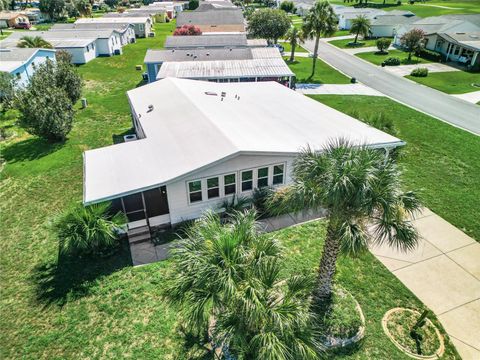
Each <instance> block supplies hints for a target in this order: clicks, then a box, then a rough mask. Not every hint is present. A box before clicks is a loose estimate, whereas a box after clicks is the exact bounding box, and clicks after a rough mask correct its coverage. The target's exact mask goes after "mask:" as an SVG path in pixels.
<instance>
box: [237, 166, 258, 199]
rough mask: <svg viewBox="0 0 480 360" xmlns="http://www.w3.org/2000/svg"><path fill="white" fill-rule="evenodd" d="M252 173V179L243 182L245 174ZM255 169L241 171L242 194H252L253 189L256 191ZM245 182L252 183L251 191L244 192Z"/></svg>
mask: <svg viewBox="0 0 480 360" xmlns="http://www.w3.org/2000/svg"><path fill="white" fill-rule="evenodd" d="M249 171H250V172H251V173H252V178H251V179H250V180H243V173H246V172H249ZM255 175H256V174H255V168H253V169H245V170H240V192H241V193H247V192H251V191H253V189H255V186H254V185H255ZM244 182H251V183H252V188H251V189H249V190H243V183H244Z"/></svg>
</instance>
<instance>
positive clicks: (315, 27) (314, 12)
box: [302, 0, 337, 77]
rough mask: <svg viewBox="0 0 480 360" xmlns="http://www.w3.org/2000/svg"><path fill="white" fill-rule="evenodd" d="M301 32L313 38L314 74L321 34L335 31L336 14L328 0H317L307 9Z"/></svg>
mask: <svg viewBox="0 0 480 360" xmlns="http://www.w3.org/2000/svg"><path fill="white" fill-rule="evenodd" d="M302 31H303V34H304V36H305V37H306V38H308V39H315V48H314V50H313V64H312V75H311V76H310V77H313V76H314V75H315V66H316V63H317V57H318V43H319V41H320V37H322V36H327V37H328V36H332V35H333V34H335V31H337V16H336V15H335V13H334V12H333V8H332V6H331V5H330V3H329V2H328V1H323V0H317V1H316V2H315V3H314V4H313V6H312V7H311V8H310V10H308V13H307V15H306V17H305V20H304V22H303V26H302Z"/></svg>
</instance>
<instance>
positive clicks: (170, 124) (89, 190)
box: [83, 78, 403, 228]
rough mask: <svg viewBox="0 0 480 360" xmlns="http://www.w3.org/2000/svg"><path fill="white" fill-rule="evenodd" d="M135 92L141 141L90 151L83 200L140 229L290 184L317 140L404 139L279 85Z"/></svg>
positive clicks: (179, 83) (164, 86) (177, 82)
mask: <svg viewBox="0 0 480 360" xmlns="http://www.w3.org/2000/svg"><path fill="white" fill-rule="evenodd" d="M127 95H128V99H129V102H130V106H131V111H132V119H133V126H134V128H135V131H136V134H137V137H138V138H139V139H138V140H135V141H129V142H126V143H122V144H117V145H112V146H108V147H104V148H99V149H95V150H88V151H86V152H85V153H84V197H83V202H84V204H86V205H87V204H93V203H98V202H102V201H112V202H113V205H114V207H115V208H116V209H118V210H121V211H123V212H124V213H125V214H126V215H127V217H128V221H129V227H130V228H134V227H142V226H147V225H149V226H157V225H170V224H177V223H180V222H182V221H184V220H188V219H194V218H197V217H198V216H200V215H201V214H202V212H204V211H205V210H207V209H213V210H219V208H220V204H221V203H222V202H223V201H224V200H225V199H231V198H232V196H234V195H238V196H249V195H251V194H252V191H253V189H255V188H261V187H264V186H273V187H278V186H282V185H284V184H289V183H290V182H291V177H290V173H291V169H292V161H293V159H294V158H295V156H296V155H297V154H298V153H299V151H300V150H301V148H302V147H304V146H306V145H307V144H309V145H310V146H311V147H312V148H314V149H317V150H319V151H321V150H322V149H323V148H324V147H325V146H326V145H327V144H328V143H329V142H330V141H331V140H332V139H334V138H339V137H342V138H346V139H349V140H350V141H351V142H352V143H354V144H366V145H368V146H371V147H375V148H381V149H389V148H393V147H395V146H399V145H402V144H403V143H402V141H400V140H399V139H397V138H395V137H393V136H390V135H388V134H385V133H383V132H382V131H380V130H377V129H375V128H373V127H371V126H368V125H366V124H364V123H362V122H360V121H358V120H356V119H354V118H352V117H350V116H348V115H345V114H343V113H341V112H339V111H337V110H334V109H332V108H330V107H328V106H326V105H323V104H321V103H319V102H317V101H315V100H313V99H310V98H308V97H306V96H303V95H301V94H299V93H296V92H295V91H293V90H290V89H288V88H287V87H285V86H282V85H280V84H277V83H274V82H263V83H258V84H251V83H229V84H222V83H210V82H203V81H192V80H182V79H171V78H169V79H165V80H162V81H158V82H155V83H152V84H149V85H145V86H142V87H139V88H136V89H134V90H131V91H129V92H128V93H127ZM279 109H281V111H279ZM292 119H293V120H292Z"/></svg>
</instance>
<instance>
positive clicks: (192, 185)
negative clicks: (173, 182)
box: [188, 180, 202, 192]
mask: <svg viewBox="0 0 480 360" xmlns="http://www.w3.org/2000/svg"><path fill="white" fill-rule="evenodd" d="M188 189H189V190H190V192H193V191H201V190H202V182H201V181H200V180H197V181H191V182H189V183H188Z"/></svg>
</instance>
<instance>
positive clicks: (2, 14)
mask: <svg viewBox="0 0 480 360" xmlns="http://www.w3.org/2000/svg"><path fill="white" fill-rule="evenodd" d="M18 24H30V20H29V19H28V16H27V15H26V14H24V13H20V12H16V11H0V29H5V28H9V27H15V25H18Z"/></svg>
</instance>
